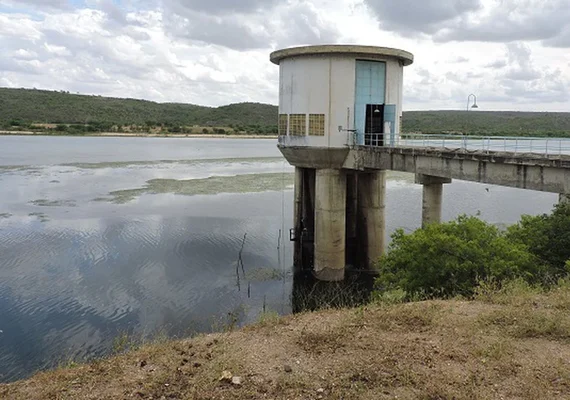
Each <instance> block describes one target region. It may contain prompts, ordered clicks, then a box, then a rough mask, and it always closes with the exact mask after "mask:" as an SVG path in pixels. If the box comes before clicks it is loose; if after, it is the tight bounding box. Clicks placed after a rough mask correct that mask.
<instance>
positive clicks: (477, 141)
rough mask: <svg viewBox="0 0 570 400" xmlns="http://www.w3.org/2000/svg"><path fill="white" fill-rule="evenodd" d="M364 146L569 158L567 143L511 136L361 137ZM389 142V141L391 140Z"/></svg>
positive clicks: (385, 134)
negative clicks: (364, 139)
mask: <svg viewBox="0 0 570 400" xmlns="http://www.w3.org/2000/svg"><path fill="white" fill-rule="evenodd" d="M365 138H367V140H366V141H365V144H364V145H365V146H372V147H377V146H384V147H423V148H429V149H441V150H446V151H459V152H484V153H491V152H507V153H514V154H538V155H546V156H559V155H570V139H564V138H534V137H513V136H468V135H443V134H442V135H426V134H407V133H404V134H400V135H397V136H396V137H395V138H394V137H393V136H391V135H390V134H389V133H379V134H365ZM391 139H392V140H391Z"/></svg>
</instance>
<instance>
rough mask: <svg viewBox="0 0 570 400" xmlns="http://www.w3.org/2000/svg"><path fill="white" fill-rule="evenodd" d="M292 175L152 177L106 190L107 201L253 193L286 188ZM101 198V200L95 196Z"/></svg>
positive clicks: (290, 183) (116, 202)
mask: <svg viewBox="0 0 570 400" xmlns="http://www.w3.org/2000/svg"><path fill="white" fill-rule="evenodd" d="M293 180H294V178H293V174H290V173H286V174H283V173H273V174H251V175H237V176H214V177H210V178H205V179H190V180H176V179H153V180H150V181H148V182H147V184H146V186H145V187H142V188H138V189H127V190H118V191H114V192H111V193H109V195H110V196H111V198H108V199H106V200H107V201H110V202H111V203H115V204H124V203H128V202H129V201H132V200H134V199H135V198H137V197H139V196H142V195H143V194H168V193H172V194H180V195H185V196H196V195H213V194H219V193H256V192H267V191H275V190H282V189H286V188H287V186H289V185H292V184H293ZM96 200H97V201H101V200H102V199H100V198H99V199H96Z"/></svg>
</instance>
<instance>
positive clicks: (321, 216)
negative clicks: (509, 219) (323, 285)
mask: <svg viewBox="0 0 570 400" xmlns="http://www.w3.org/2000/svg"><path fill="white" fill-rule="evenodd" d="M270 60H271V62H273V63H274V64H277V65H279V69H280V74H279V121H278V122H279V144H278V147H279V149H280V151H281V153H282V154H283V155H284V157H285V158H286V159H287V161H288V162H289V163H290V164H291V165H293V166H294V167H295V188H294V227H293V229H292V230H291V235H290V236H291V240H292V241H294V260H295V261H294V262H295V265H296V266H303V267H304V268H307V267H309V268H312V269H313V271H314V275H315V277H316V278H317V279H319V280H323V281H342V280H343V279H344V277H345V271H346V266H348V265H351V266H354V267H357V268H360V269H363V270H369V271H370V270H373V269H374V266H375V264H376V262H377V260H378V259H379V257H380V256H381V255H382V254H383V252H384V249H385V240H386V238H385V236H386V232H385V194H386V171H387V170H394V171H403V172H409V173H413V174H415V175H416V182H417V183H418V184H421V185H423V198H422V200H421V201H422V225H423V226H425V225H427V224H430V223H438V222H440V221H441V211H442V199H443V187H444V185H445V184H447V183H451V181H452V179H460V180H466V181H474V182H483V183H488V184H495V185H504V186H511V187H517V188H525V189H530V190H540V191H546V192H554V193H559V194H560V198H561V201H567V200H568V198H569V196H568V194H570V141H569V140H565V139H543V138H536V139H535V138H513V137H505V138H500V137H493V138H486V137H472V136H462V135H459V136H451V135H410V134H403V135H402V134H400V127H401V116H402V97H403V73H404V67H406V66H408V65H410V64H412V63H413V61H414V57H413V55H412V54H411V53H409V52H406V51H404V50H398V49H392V48H385V47H374V46H358V45H320V46H305V47H296V48H289V49H284V50H278V51H275V52H273V53H271V55H270Z"/></svg>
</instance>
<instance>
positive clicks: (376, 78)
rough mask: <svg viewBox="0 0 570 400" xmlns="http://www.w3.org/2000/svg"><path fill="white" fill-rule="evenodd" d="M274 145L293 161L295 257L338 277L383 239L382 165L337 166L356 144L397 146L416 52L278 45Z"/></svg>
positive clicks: (368, 264)
mask: <svg viewBox="0 0 570 400" xmlns="http://www.w3.org/2000/svg"><path fill="white" fill-rule="evenodd" d="M270 59H271V61H272V62H273V63H275V64H278V65H279V68H280V78H279V149H280V150H281V152H282V153H283V155H284V156H285V157H286V158H287V160H288V161H289V163H290V164H292V165H294V166H295V167H296V171H295V228H294V231H295V233H294V235H293V237H294V240H295V242H296V243H295V263H296V265H297V266H303V267H307V266H310V267H313V268H314V271H315V274H316V276H317V278H319V279H322V280H327V281H338V280H342V279H344V271H345V266H346V265H347V264H350V265H354V266H358V267H361V268H365V269H371V268H373V267H374V264H375V262H376V260H377V259H378V258H379V257H380V255H381V254H382V252H383V249H384V232H385V229H384V203H385V202H384V196H385V194H384V192H385V186H386V180H385V179H386V178H385V172H384V171H350V170H345V169H343V165H344V162H345V159H346V158H347V156H348V153H349V149H350V148H352V147H354V146H394V144H395V143H397V138H398V134H399V132H400V119H401V115H402V87H403V68H404V66H406V65H410V64H411V63H412V62H413V55H412V54H410V53H408V52H406V51H403V50H397V49H390V48H384V47H371V46H354V45H326V46H307V47H297V48H290V49H285V50H279V51H276V52H274V53H272V54H271V56H270Z"/></svg>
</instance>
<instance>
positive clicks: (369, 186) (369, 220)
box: [358, 171, 386, 270]
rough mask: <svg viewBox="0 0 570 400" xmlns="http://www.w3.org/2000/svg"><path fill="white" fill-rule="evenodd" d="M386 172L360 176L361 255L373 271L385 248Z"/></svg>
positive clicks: (359, 225) (359, 224)
mask: <svg viewBox="0 0 570 400" xmlns="http://www.w3.org/2000/svg"><path fill="white" fill-rule="evenodd" d="M385 209H386V171H376V172H370V173H361V174H359V175H358V215H359V219H358V227H359V229H358V230H359V242H360V246H359V247H360V251H359V252H360V254H361V255H362V256H363V262H364V264H365V265H364V266H365V267H366V268H367V269H369V270H371V269H373V268H374V266H375V264H376V262H377V261H378V259H379V258H380V256H381V255H382V254H383V253H384V246H385V234H386V226H385V225H386V223H385Z"/></svg>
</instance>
